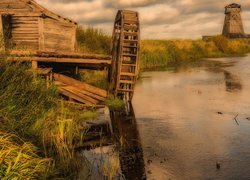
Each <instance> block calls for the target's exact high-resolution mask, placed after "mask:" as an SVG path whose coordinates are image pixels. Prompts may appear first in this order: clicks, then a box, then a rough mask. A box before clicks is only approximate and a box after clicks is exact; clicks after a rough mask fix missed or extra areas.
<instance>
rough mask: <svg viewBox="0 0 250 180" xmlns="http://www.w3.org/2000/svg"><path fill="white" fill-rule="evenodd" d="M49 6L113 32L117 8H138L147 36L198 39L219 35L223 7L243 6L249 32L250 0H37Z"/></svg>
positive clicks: (76, 19)
mask: <svg viewBox="0 0 250 180" xmlns="http://www.w3.org/2000/svg"><path fill="white" fill-rule="evenodd" d="M37 2H38V3H40V4H42V5H43V6H45V7H46V8H48V9H50V10H52V11H53V12H56V13H58V14H60V15H62V16H65V17H67V18H70V19H72V20H75V21H76V22H78V24H79V25H85V26H88V25H90V26H94V27H98V28H102V29H104V31H105V32H107V33H111V32H112V28H113V21H114V18H115V14H116V12H117V10H118V9H131V10H136V11H139V13H140V20H141V26H142V27H141V29H142V38H144V39H159V38H160V39H169V38H199V37H201V36H202V35H213V34H220V33H221V31H222V26H223V21H224V6H225V5H227V4H229V3H233V2H236V3H240V4H241V5H242V9H243V12H242V19H243V24H244V27H245V32H246V33H249V34H250V0H234V1H232V0H37Z"/></svg>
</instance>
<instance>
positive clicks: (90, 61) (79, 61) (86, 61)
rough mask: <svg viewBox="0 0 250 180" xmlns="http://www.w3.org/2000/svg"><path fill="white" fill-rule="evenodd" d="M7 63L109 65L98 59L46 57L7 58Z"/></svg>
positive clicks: (108, 62) (109, 61)
mask: <svg viewBox="0 0 250 180" xmlns="http://www.w3.org/2000/svg"><path fill="white" fill-rule="evenodd" d="M7 60H8V61H15V62H19V61H20V62H24V61H38V62H56V63H73V64H111V60H100V59H76V58H46V57H9V58H8V59H7Z"/></svg>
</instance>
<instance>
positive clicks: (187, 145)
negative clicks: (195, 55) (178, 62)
mask: <svg viewBox="0 0 250 180" xmlns="http://www.w3.org/2000/svg"><path fill="white" fill-rule="evenodd" d="M143 77H145V78H142V79H141V80H140V81H139V82H138V84H137V86H136V91H135V97H134V99H133V106H134V109H135V115H136V119H137V123H138V129H139V132H140V137H141V144H142V149H143V153H144V161H145V163H146V172H147V177H148V179H157V180H158V179H169V178H170V179H227V180H228V179H250V56H247V57H241V58H221V59H210V62H205V63H202V64H200V65H198V66H194V67H192V66H186V67H182V68H179V69H178V70H175V71H165V72H164V71H163V72H146V73H144V74H143ZM236 116H237V117H236ZM235 117H236V118H235ZM216 164H218V166H220V168H219V167H218V168H217V165H216Z"/></svg>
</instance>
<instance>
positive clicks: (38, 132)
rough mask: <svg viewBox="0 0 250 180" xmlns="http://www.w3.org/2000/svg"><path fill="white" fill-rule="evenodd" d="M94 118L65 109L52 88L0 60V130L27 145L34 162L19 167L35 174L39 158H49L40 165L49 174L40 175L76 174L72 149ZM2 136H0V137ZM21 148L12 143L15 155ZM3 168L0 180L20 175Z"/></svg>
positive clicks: (24, 69) (77, 165)
mask: <svg viewBox="0 0 250 180" xmlns="http://www.w3.org/2000/svg"><path fill="white" fill-rule="evenodd" d="M96 116H97V115H96V113H95V112H93V111H87V110H77V109H74V108H73V107H69V105H68V106H65V105H64V103H63V102H62V101H60V98H59V96H58V94H57V90H56V88H55V87H54V86H53V85H51V86H50V87H48V88H47V86H46V83H45V82H44V80H42V79H39V78H37V77H36V76H35V75H34V73H33V72H31V71H30V70H28V67H27V66H26V65H22V64H12V63H9V62H7V61H5V60H4V59H2V60H0V131H2V132H3V133H5V134H14V135H15V136H18V137H19V138H20V139H22V140H23V141H25V142H27V143H29V144H28V145H29V146H28V148H30V149H31V151H32V152H33V151H34V155H36V156H34V161H33V160H32V157H33V156H32V157H31V158H29V159H28V160H27V164H20V166H22V165H23V166H25V167H26V165H27V168H26V169H28V170H27V171H35V170H34V168H33V167H34V166H38V167H39V166H40V165H41V163H40V161H39V159H41V160H43V159H50V162H48V163H47V164H46V162H47V161H46V162H44V164H46V167H48V168H49V169H50V170H51V171H53V172H50V171H49V172H50V173H49V174H48V171H47V169H44V168H42V167H41V169H44V171H43V170H42V171H43V175H44V176H46V177H53V178H63V177H64V178H65V177H66V178H68V177H69V176H70V175H71V174H72V173H76V172H77V171H78V170H79V169H80V165H81V164H80V163H79V158H78V157H77V156H76V154H75V152H74V148H75V146H76V145H77V143H79V144H80V143H82V141H83V140H84V136H85V134H86V131H87V129H86V128H85V122H86V120H87V119H89V118H90V119H93V118H96ZM3 137H4V136H3V135H2V134H0V138H3ZM14 142H16V141H15V140H14ZM76 142H77V143H76ZM25 145H26V144H25ZM22 147H23V144H19V143H17V144H15V153H17V154H18V152H19V149H22ZM25 147H27V146H25ZM18 148H19V149H18ZM32 148H33V149H32ZM34 149H36V151H35V150H34ZM7 151H8V149H7ZM13 153H14V152H13ZM7 155H10V154H7ZM4 156H5V155H4ZM11 157H12V156H11ZM11 157H10V159H11ZM13 157H14V155H13ZM36 158H37V159H36ZM1 160H2V159H1V158H0V162H1ZM13 160H14V159H13ZM22 162H23V161H21V162H20V163H22ZM42 162H43V161H42ZM24 163H26V162H24ZM29 163H30V164H29ZM5 167H6V164H0V169H5V170H3V173H2V174H1V176H2V177H3V178H6V177H9V173H15V174H18V173H19V174H20V173H22V172H17V173H16V172H15V171H12V169H11V171H7V169H8V168H7V169H6V168H5ZM8 167H11V164H8ZM18 170H19V169H17V171H18ZM20 171H22V169H20ZM27 173H32V172H27ZM11 176H12V175H11Z"/></svg>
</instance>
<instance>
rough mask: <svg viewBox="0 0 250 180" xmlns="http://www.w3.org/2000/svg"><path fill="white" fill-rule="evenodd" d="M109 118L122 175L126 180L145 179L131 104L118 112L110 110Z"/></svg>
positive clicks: (139, 142) (141, 152)
mask: <svg viewBox="0 0 250 180" xmlns="http://www.w3.org/2000/svg"><path fill="white" fill-rule="evenodd" d="M110 118H111V122H112V128H113V131H114V136H115V140H116V143H117V149H118V151H119V159H120V166H121V172H122V174H123V175H124V176H125V178H126V179H138V180H139V179H146V175H145V168H144V159H143V151H142V147H141V141H140V136H139V132H138V130H137V123H136V118H135V113H134V109H133V106H132V104H131V103H127V104H126V106H125V107H124V108H123V109H122V110H119V111H115V110H111V111H110Z"/></svg>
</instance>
